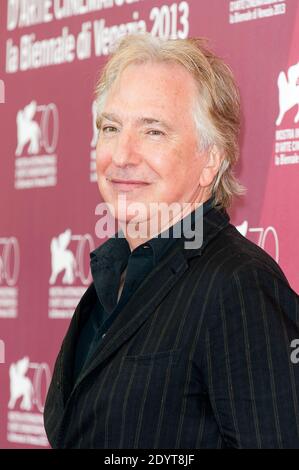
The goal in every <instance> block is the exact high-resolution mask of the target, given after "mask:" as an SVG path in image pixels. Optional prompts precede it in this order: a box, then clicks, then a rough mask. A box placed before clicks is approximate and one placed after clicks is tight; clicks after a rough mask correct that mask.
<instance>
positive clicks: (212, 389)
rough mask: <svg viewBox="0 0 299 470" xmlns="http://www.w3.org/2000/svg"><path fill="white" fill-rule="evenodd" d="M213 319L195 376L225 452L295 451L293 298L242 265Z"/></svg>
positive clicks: (297, 376)
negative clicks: (201, 379) (200, 376)
mask: <svg viewBox="0 0 299 470" xmlns="http://www.w3.org/2000/svg"><path fill="white" fill-rule="evenodd" d="M213 318H214V320H213V322H212V323H211V324H210V325H209V327H208V329H207V333H206V335H205V354H204V359H203V375H204V380H205V383H206V388H207V390H208V394H209V398H210V402H211V406H212V408H213V412H214V415H215V418H216V420H217V423H218V426H219V429H220V432H221V434H222V437H223V440H224V442H225V444H226V446H227V447H233V448H299V402H298V400H299V362H298V364H297V363H296V361H294V357H295V356H294V353H293V354H292V352H293V349H292V341H293V340H296V339H297V340H298V339H299V321H298V319H299V298H298V296H297V294H296V293H295V292H294V291H293V290H292V289H291V288H290V286H289V285H288V283H287V282H286V281H285V278H283V277H280V276H277V275H275V274H274V273H273V272H269V271H268V270H267V269H264V268H263V267H259V266H256V265H254V263H251V264H250V263H249V264H247V265H246V266H244V267H243V268H241V269H239V270H238V271H237V272H235V273H234V274H233V275H232V276H231V278H230V280H229V281H228V282H227V283H226V285H225V287H224V288H222V290H221V292H220V293H219V296H218V297H217V300H216V309H215V311H214V312H213ZM293 344H295V342H294V341H293ZM297 344H298V341H297Z"/></svg>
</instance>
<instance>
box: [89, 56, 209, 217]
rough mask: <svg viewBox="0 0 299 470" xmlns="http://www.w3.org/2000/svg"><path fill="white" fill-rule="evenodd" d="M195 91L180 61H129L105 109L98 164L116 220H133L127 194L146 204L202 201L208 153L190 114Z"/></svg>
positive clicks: (103, 190) (105, 196)
mask: <svg viewBox="0 0 299 470" xmlns="http://www.w3.org/2000/svg"><path fill="white" fill-rule="evenodd" d="M195 96H196V88H195V83H194V80H193V78H192V76H191V75H190V74H189V73H188V72H187V71H186V70H185V69H184V68H183V67H182V66H180V65H178V64H150V63H147V64H136V65H135V64H134V65H130V66H128V67H127V68H126V69H125V70H124V71H123V73H122V74H121V75H120V77H119V79H118V80H117V81H116V82H115V83H114V84H113V86H112V88H111V89H110V91H109V93H108V96H107V99H106V103H105V106H104V109H103V113H102V116H103V118H102V121H101V126H100V132H99V139H98V143H97V149H96V163H97V176H98V184H99V189H100V192H101V194H102V197H103V199H104V201H105V202H107V203H110V204H111V205H112V206H113V207H114V210H115V217H116V218H117V219H119V220H122V221H129V219H130V216H129V215H128V213H126V211H125V210H124V209H122V206H119V204H118V201H119V198H121V197H124V196H125V197H126V201H127V203H129V204H131V203H133V202H134V203H143V204H144V205H145V206H146V207H149V204H150V203H160V202H164V203H167V204H171V203H173V202H179V203H186V202H195V201H196V202H197V201H199V202H201V200H202V193H203V188H201V187H200V185H199V178H200V175H201V172H202V169H203V165H204V160H205V158H204V156H203V155H202V154H200V153H199V151H198V147H197V139H196V137H197V135H196V130H195V124H194V120H193V118H192V114H191V110H192V109H193V105H194V100H195ZM110 179H112V181H110ZM113 180H116V181H113ZM118 180H122V181H131V183H121V182H117V181H118ZM136 181H138V182H139V183H140V182H142V183H141V184H137V183H136ZM134 182H135V183H134ZM147 213H148V214H149V212H147ZM146 218H147V217H146ZM140 220H145V218H142V219H140Z"/></svg>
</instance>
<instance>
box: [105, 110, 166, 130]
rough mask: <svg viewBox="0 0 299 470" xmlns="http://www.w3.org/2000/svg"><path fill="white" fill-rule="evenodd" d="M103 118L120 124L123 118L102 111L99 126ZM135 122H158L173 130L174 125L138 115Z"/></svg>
mask: <svg viewBox="0 0 299 470" xmlns="http://www.w3.org/2000/svg"><path fill="white" fill-rule="evenodd" d="M103 119H106V120H107V121H112V122H118V123H119V124H121V118H120V117H119V116H117V115H116V114H114V113H105V112H103V113H101V114H100V116H99V117H98V119H97V123H98V126H99V125H100V123H101V122H102V120H103ZM135 122H136V123H137V124H139V125H143V124H158V125H161V126H163V127H164V128H165V129H168V130H172V127H171V126H170V125H169V124H168V123H167V122H166V121H164V120H163V119H158V118H154V117H146V116H138V117H137V118H136V119H135Z"/></svg>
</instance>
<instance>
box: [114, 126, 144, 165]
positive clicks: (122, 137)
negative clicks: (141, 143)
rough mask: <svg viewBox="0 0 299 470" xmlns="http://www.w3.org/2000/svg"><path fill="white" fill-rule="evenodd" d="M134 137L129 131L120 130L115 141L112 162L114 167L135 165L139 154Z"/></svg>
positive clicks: (138, 159)
mask: <svg viewBox="0 0 299 470" xmlns="http://www.w3.org/2000/svg"><path fill="white" fill-rule="evenodd" d="M136 144H137V142H136V136H134V133H133V132H132V131H130V130H125V129H122V130H121V131H120V132H119V134H118V136H117V139H116V144H115V148H114V151H113V156H112V160H113V162H114V163H115V165H118V166H124V165H128V164H137V163H139V161H140V154H139V153H138V151H137V145H136Z"/></svg>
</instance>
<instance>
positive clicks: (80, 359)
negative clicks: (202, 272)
mask: <svg viewBox="0 0 299 470" xmlns="http://www.w3.org/2000/svg"><path fill="white" fill-rule="evenodd" d="M212 205H213V199H212V198H210V199H209V200H208V201H206V202H205V203H204V205H203V208H202V209H203V214H205V213H206V212H207V211H208V210H209V209H210V208H211V207H212ZM188 216H190V217H191V227H193V224H194V220H195V210H194V211H193V212H192V213H191V214H188V215H187V216H185V218H186V217H188ZM185 218H184V219H185ZM184 219H181V220H179V221H178V222H177V223H176V224H174V225H173V226H171V227H169V228H168V229H167V230H165V231H163V232H162V233H160V234H158V235H157V236H156V237H153V238H152V239H151V240H148V241H146V242H145V243H143V244H141V245H139V246H138V247H136V248H135V249H134V250H132V252H131V249H130V246H129V243H128V241H127V240H126V238H125V237H124V234H123V232H122V231H121V230H120V231H119V232H118V233H116V234H115V235H114V236H112V237H111V238H109V239H108V240H107V241H106V242H105V243H103V244H102V245H101V246H100V247H98V248H96V249H95V250H94V251H92V252H91V253H90V267H91V274H92V277H93V282H94V287H95V290H96V293H97V297H96V302H95V304H94V306H93V308H92V311H91V312H90V315H89V318H88V320H87V321H86V323H85V325H84V327H83V329H82V331H81V333H80V336H79V339H78V343H77V347H76V354H75V364H74V371H73V379H74V382H75V381H76V379H77V377H78V376H79V373H80V371H81V369H82V367H83V366H84V365H85V364H86V363H88V361H89V359H90V358H91V356H92V354H93V353H94V352H95V351H96V349H97V347H98V345H99V344H100V342H101V339H102V338H103V337H104V336H105V333H106V331H107V330H108V328H109V327H110V325H111V324H112V322H113V321H114V319H115V318H116V316H117V315H118V313H119V312H120V311H121V309H122V307H123V306H124V305H125V304H126V302H127V301H128V299H129V298H130V297H131V295H132V294H133V293H134V292H135V291H136V290H137V288H138V286H139V285H140V284H141V282H142V281H143V280H144V279H145V277H146V276H147V275H148V274H149V272H150V271H151V270H152V269H153V268H154V267H155V266H156V265H157V264H158V262H159V261H160V260H161V258H162V256H163V255H165V254H166V252H167V251H168V250H169V249H170V248H171V247H172V246H173V245H174V244H175V243H176V242H177V241H178V238H176V233H182V232H180V231H176V229H178V225H179V224H181V227H182V224H183V221H184ZM181 230H183V229H182V228H181ZM126 267H127V272H126V276H125V282H124V286H123V290H122V293H121V296H120V299H119V301H118V302H117V297H118V291H119V285H120V279H121V274H122V272H123V271H124V269H125V268H126Z"/></svg>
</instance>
